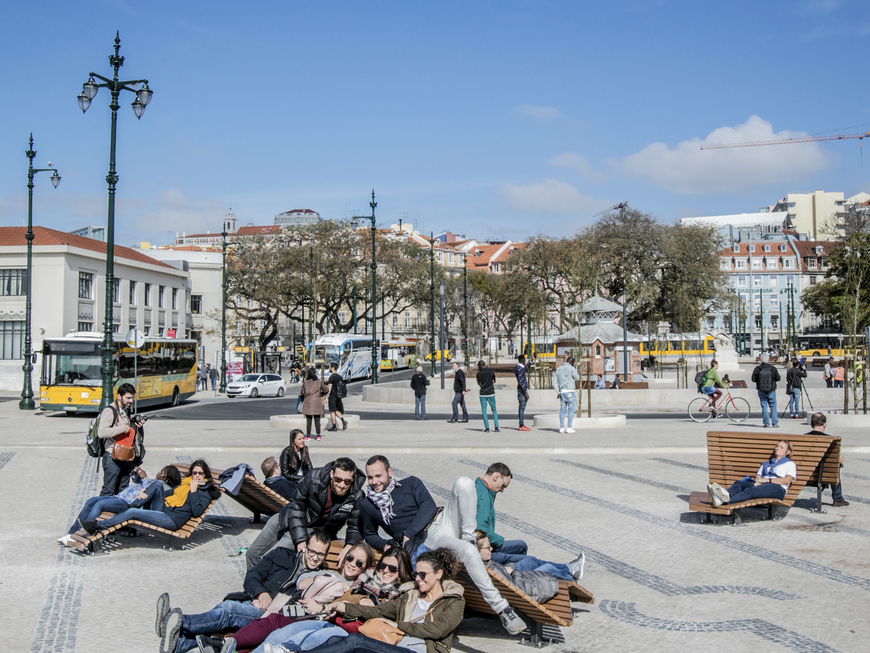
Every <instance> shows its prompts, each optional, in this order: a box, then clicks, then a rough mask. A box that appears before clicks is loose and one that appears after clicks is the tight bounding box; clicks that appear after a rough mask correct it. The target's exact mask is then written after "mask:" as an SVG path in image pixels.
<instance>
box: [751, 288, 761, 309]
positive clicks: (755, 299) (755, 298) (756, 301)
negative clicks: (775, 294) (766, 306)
mask: <svg viewBox="0 0 870 653" xmlns="http://www.w3.org/2000/svg"><path fill="white" fill-rule="evenodd" d="M752 305H753V306H754V307H755V308H760V307H761V293H760V292H756V293H752Z"/></svg>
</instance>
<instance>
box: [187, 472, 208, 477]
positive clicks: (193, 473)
mask: <svg viewBox="0 0 870 653" xmlns="http://www.w3.org/2000/svg"><path fill="white" fill-rule="evenodd" d="M190 475H191V476H205V472H190Z"/></svg>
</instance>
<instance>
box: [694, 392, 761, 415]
mask: <svg viewBox="0 0 870 653" xmlns="http://www.w3.org/2000/svg"><path fill="white" fill-rule="evenodd" d="M723 407H724V412H725V415H726V416H727V417H728V419H730V420H731V421H732V422H742V421H743V420H745V419H746V418H747V417H749V402H748V401H746V399H744V398H743V397H733V396H731V393H730V392H728V391H727V390H726V392H725V393H724V394H723V395H722V396H721V397H719V404H718V405H713V404H712V402H711V401H710V399H709V398H708V397H707V396H704V397H698V398H697V399H692V401H690V402H689V417H691V418H692V421H694V422H706V421H708V420H709V419H710V418H711V417H714V418H716V417H719V416H720V415H721V414H722V409H723Z"/></svg>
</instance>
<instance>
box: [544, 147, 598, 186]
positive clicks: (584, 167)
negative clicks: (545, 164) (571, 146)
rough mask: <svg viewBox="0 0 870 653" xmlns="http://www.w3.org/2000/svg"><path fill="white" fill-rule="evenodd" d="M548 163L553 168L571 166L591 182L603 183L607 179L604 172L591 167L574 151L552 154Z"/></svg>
mask: <svg viewBox="0 0 870 653" xmlns="http://www.w3.org/2000/svg"><path fill="white" fill-rule="evenodd" d="M550 165H551V166H553V167H554V168H572V169H574V170H576V171H577V172H579V173H580V176H581V177H583V179H585V180H586V181H588V182H591V183H593V184H603V183H604V182H606V181H607V177H605V176H604V174H602V173H601V172H599V171H598V170H596V169H595V168H593V167H592V164H591V163H589V161H587V160H586V159H585V158H584V157H582V156H580V155H579V154H575V153H574V152H567V153H565V154H560V155H559V156H554V157H553V158H552V159H550Z"/></svg>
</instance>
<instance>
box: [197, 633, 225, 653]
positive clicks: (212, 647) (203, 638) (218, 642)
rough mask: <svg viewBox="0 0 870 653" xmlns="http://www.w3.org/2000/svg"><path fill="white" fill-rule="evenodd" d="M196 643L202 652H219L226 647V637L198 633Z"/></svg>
mask: <svg viewBox="0 0 870 653" xmlns="http://www.w3.org/2000/svg"><path fill="white" fill-rule="evenodd" d="M196 645H197V646H198V647H199V651H200V653H219V651H221V650H222V649H223V647H224V638H223V637H212V636H211V635H197V636H196Z"/></svg>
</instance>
